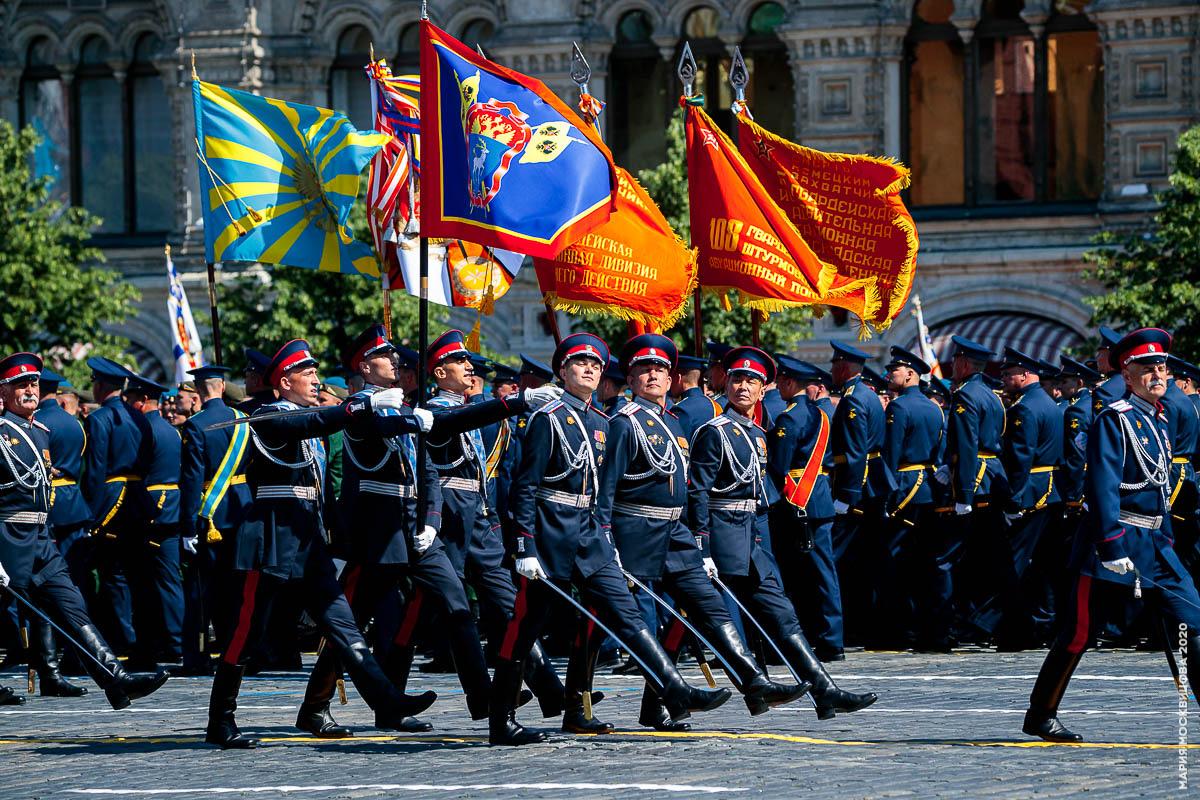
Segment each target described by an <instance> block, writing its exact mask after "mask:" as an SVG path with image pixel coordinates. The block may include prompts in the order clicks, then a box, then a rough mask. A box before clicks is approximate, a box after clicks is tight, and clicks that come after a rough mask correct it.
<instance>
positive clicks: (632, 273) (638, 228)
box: [533, 167, 696, 330]
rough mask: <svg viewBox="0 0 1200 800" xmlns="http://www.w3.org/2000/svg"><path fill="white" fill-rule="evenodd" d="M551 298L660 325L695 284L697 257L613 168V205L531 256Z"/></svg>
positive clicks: (672, 318) (573, 308) (679, 310)
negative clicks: (561, 242)
mask: <svg viewBox="0 0 1200 800" xmlns="http://www.w3.org/2000/svg"><path fill="white" fill-rule="evenodd" d="M533 265H534V268H535V269H536V270H537V276H538V284H539V285H540V286H541V289H542V294H543V295H545V297H546V299H547V300H548V301H549V302H550V304H551V305H552V306H553V307H554V308H556V309H558V310H560V311H567V312H570V313H588V312H594V313H599V314H608V315H611V316H615V317H619V318H621V319H626V320H632V321H633V322H637V323H641V324H643V325H646V326H648V327H650V328H652V329H657V330H666V329H667V328H669V327H671V326H672V325H674V324H675V322H676V320H678V319H679V317H680V315H681V314H683V308H684V304H685V303H686V302H687V299H688V297H690V296H691V293H692V291H693V290H694V289H695V287H696V257H695V253H694V252H692V251H691V250H689V249H688V248H687V246H686V245H684V243H683V242H682V241H680V239H679V237H678V236H677V235H676V233H675V231H673V230H672V229H671V225H670V223H668V222H667V219H666V217H664V216H663V213H662V211H660V210H659V208H658V206H657V205H656V204H655V202H654V200H652V199H651V198H650V195H649V194H647V193H646V190H645V189H643V188H642V187H641V186H640V185H639V184H638V182H637V181H636V180H635V179H634V178H633V176H632V175H630V174H629V173H628V172H626V171H625V170H623V169H621V168H620V167H617V209H616V211H615V212H613V214H612V216H611V217H610V218H609V220H608V222H606V223H604V224H602V225H601V226H600V227H598V228H595V229H594V230H592V231H591V232H590V233H586V234H584V236H583V237H582V238H581V239H579V240H578V241H577V242H575V243H574V244H572V245H571V246H570V247H567V248H566V249H564V250H563V251H562V252H560V253H559V254H558V255H557V256H555V257H554V258H535V259H534V260H533Z"/></svg>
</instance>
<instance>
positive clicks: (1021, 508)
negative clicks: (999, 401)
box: [975, 347, 1063, 652]
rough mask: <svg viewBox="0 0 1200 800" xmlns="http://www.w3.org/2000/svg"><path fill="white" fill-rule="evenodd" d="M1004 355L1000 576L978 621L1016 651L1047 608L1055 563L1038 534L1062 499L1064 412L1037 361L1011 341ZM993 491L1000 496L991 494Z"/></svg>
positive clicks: (1029, 640) (1029, 639)
mask: <svg viewBox="0 0 1200 800" xmlns="http://www.w3.org/2000/svg"><path fill="white" fill-rule="evenodd" d="M1003 358H1004V360H1003V363H1002V365H1001V373H1000V374H1001V375H1002V376H1003V377H1002V379H1003V381H1004V388H1005V390H1006V391H1007V392H1008V394H1009V395H1010V396H1011V397H1012V398H1013V400H1012V404H1011V405H1010V406H1009V407H1008V411H1007V415H1006V418H1005V425H1004V444H1003V447H1004V450H1003V454H1002V462H1003V465H1004V474H1005V476H1006V477H1007V479H1008V493H1007V497H1006V498H1004V510H1003V514H1004V521H1005V523H1006V524H1005V527H1004V534H1003V536H1002V537H997V539H996V544H997V545H999V546H998V547H997V549H996V551H995V552H996V560H995V561H994V562H993V570H994V574H998V576H999V581H998V582H997V585H996V590H997V596H996V602H995V603H994V604H992V605H991V607H990V608H985V609H980V613H979V614H978V615H976V618H975V624H976V625H977V626H978V627H980V628H981V629H982V630H984V631H986V632H988V633H991V634H994V635H995V638H996V646H997V648H999V649H1000V650H1001V651H1002V652H1013V651H1019V650H1024V649H1026V648H1027V647H1029V646H1033V645H1035V644H1036V637H1037V633H1036V631H1035V630H1034V618H1035V616H1036V612H1037V611H1038V610H1039V609H1044V598H1043V596H1042V589H1043V588H1044V586H1045V582H1046V580H1047V579H1049V577H1050V571H1051V570H1052V568H1053V567H1052V565H1050V564H1044V563H1041V561H1042V560H1043V559H1045V557H1046V555H1047V553H1046V552H1045V551H1043V550H1042V549H1041V540H1042V535H1043V532H1044V531H1045V530H1046V526H1047V525H1048V524H1049V523H1050V522H1051V520H1052V519H1053V518H1054V515H1055V514H1057V512H1058V508H1057V506H1058V504H1059V502H1060V498H1059V493H1058V485H1057V481H1056V480H1055V477H1056V473H1057V472H1058V464H1059V461H1061V460H1062V438H1063V414H1062V412H1061V411H1060V410H1059V408H1058V405H1057V404H1056V403H1055V402H1054V399H1053V398H1052V397H1050V395H1049V394H1048V393H1047V392H1046V390H1045V389H1043V388H1042V385H1041V380H1040V374H1039V370H1040V369H1041V365H1040V364H1039V362H1038V360H1037V359H1034V358H1031V357H1029V356H1028V355H1026V354H1025V353H1022V352H1020V351H1019V350H1015V349H1013V348H1011V347H1005V348H1004V357H1003ZM992 496H993V499H994V500H995V499H998V498H997V495H996V494H995V492H993V495H992ZM1035 561H1036V562H1037V563H1036V566H1033V567H1032V568H1031V565H1034V564H1035ZM996 565H1000V568H999V569H997V568H996ZM1041 616H1043V617H1044V616H1046V615H1045V614H1042V615H1041ZM1045 621H1046V620H1043V622H1045Z"/></svg>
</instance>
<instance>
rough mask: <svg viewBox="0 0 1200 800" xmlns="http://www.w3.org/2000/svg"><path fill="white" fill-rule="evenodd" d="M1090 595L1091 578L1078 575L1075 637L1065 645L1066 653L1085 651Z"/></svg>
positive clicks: (1088, 624)
mask: <svg viewBox="0 0 1200 800" xmlns="http://www.w3.org/2000/svg"><path fill="white" fill-rule="evenodd" d="M1091 593H1092V576H1091V575H1080V576H1079V582H1078V583H1077V584H1075V635H1074V636H1072V637H1071V643H1070V644H1068V645H1067V652H1068V653H1072V654H1074V653H1082V652H1083V651H1084V650H1086V649H1087V644H1088V632H1089V629H1090V628H1091V619H1090V617H1091V613H1090V611H1091V609H1090V608H1089V603H1090V601H1091Z"/></svg>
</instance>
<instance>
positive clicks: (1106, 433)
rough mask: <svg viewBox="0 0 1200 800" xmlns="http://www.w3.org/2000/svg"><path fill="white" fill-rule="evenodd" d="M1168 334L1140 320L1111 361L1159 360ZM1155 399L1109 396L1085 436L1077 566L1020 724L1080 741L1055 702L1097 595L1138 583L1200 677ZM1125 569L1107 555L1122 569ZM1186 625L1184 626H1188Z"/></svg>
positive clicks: (1081, 645)
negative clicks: (1084, 502) (1083, 515)
mask: <svg viewBox="0 0 1200 800" xmlns="http://www.w3.org/2000/svg"><path fill="white" fill-rule="evenodd" d="M1170 340H1171V339H1170V335H1169V334H1167V333H1166V332H1165V331H1161V330H1158V329H1153V328H1150V329H1141V330H1138V331H1134V332H1132V333H1130V334H1128V335H1126V336H1125V338H1124V339H1122V340H1121V341H1120V342H1119V343H1117V344H1116V345H1115V346H1113V348H1112V350H1111V355H1110V357H1111V358H1112V359H1113V361H1114V363H1115V364H1121V365H1125V364H1129V363H1132V362H1134V361H1141V362H1143V363H1146V364H1150V365H1154V364H1161V363H1162V361H1163V356H1164V355H1165V352H1166V351H1167V350H1168V349H1169V347H1170ZM1168 424H1169V423H1168V421H1167V419H1166V417H1165V415H1164V414H1163V413H1162V410H1161V408H1160V407H1158V405H1157V404H1155V403H1152V402H1149V401H1147V400H1144V399H1142V398H1140V397H1138V396H1136V395H1134V394H1132V393H1129V394H1127V395H1126V396H1125V397H1124V398H1122V399H1121V400H1118V401H1116V402H1114V403H1111V404H1109V405H1108V406H1107V407H1106V408H1105V409H1104V410H1102V411H1101V412H1100V414H1099V415H1098V416H1097V417H1096V421H1095V423H1094V424H1093V425H1092V429H1091V431H1090V433H1089V436H1088V472H1087V498H1088V516H1087V522H1086V524H1084V525H1081V526H1080V527H1079V530H1078V534H1077V535H1076V538H1075V547H1074V551H1073V553H1072V558H1071V566H1072V568H1073V569H1074V570H1077V571H1078V578H1077V579H1076V581H1075V585H1074V587H1073V591H1071V592H1069V593H1068V595H1067V602H1066V603H1065V604H1064V605H1065V608H1063V609H1062V610H1061V613H1060V619H1059V622H1060V629H1059V635H1058V637H1057V639H1056V640H1055V642H1054V645H1053V646H1052V647H1051V649H1050V652H1049V653H1048V654H1047V656H1046V660H1045V662H1044V663H1043V664H1042V669H1041V672H1040V673H1039V675H1038V679H1037V682H1036V683H1035V685H1034V688H1033V692H1032V693H1031V695H1030V698H1029V706H1030V707H1029V711H1028V712H1027V714H1026V716H1025V725H1024V730H1025V732H1026V733H1029V734H1031V735H1034V736H1040V737H1042V738H1044V739H1048V740H1051V741H1078V740H1080V739H1081V738H1082V737H1080V736H1078V735H1076V734H1073V733H1072V732H1071V731H1069V730H1067V729H1066V728H1064V727H1063V726H1062V724H1061V723H1059V722H1058V719H1057V713H1058V707H1059V703H1060V702H1061V700H1062V697H1063V694H1064V693H1065V691H1066V687H1067V684H1068V682H1069V681H1070V678H1071V675H1072V674H1073V673H1074V671H1075V668H1076V667H1077V666H1078V664H1079V660H1080V658H1081V656H1082V655H1083V652H1084V651H1085V650H1086V649H1087V648H1088V646H1090V644H1091V642H1093V641H1094V639H1095V636H1096V632H1097V627H1098V626H1097V614H1096V613H1095V612H1096V611H1097V609H1098V603H1099V602H1101V601H1102V600H1103V599H1104V598H1105V596H1109V599H1111V597H1112V596H1114V595H1115V596H1118V597H1120V596H1123V597H1125V598H1129V597H1131V596H1132V594H1133V592H1134V587H1135V586H1137V585H1140V587H1141V589H1142V590H1143V591H1147V592H1154V593H1155V594H1156V595H1157V597H1156V599H1157V601H1158V603H1157V604H1156V606H1155V607H1156V608H1157V609H1158V612H1159V613H1161V614H1162V615H1163V617H1164V618H1165V620H1166V622H1167V623H1168V624H1167V626H1166V630H1169V631H1171V635H1173V636H1174V635H1178V633H1179V632H1181V631H1183V630H1185V631H1186V636H1187V644H1188V646H1187V667H1188V670H1187V671H1188V678H1189V681H1190V682H1191V685H1192V689H1193V691H1195V689H1196V686H1197V680H1198V679H1200V595H1198V594H1197V592H1196V587H1195V585H1194V584H1193V582H1192V579H1191V577H1190V576H1189V575H1188V574H1187V571H1186V569H1185V568H1184V566H1183V564H1182V563H1180V561H1179V558H1178V556H1177V555H1176V554H1175V551H1174V548H1173V547H1172V538H1173V536H1172V529H1171V518H1170V516H1171V515H1170V505H1169V502H1168V501H1169V491H1170V489H1169V487H1170V483H1169V476H1170V464H1171V444H1170V433H1169V428H1168ZM1121 559H1128V560H1129V561H1131V562H1132V566H1133V569H1132V570H1129V571H1124V572H1123V573H1121V572H1118V571H1114V570H1112V569H1109V568H1108V567H1105V566H1104V563H1108V564H1111V565H1113V566H1116V567H1117V568H1118V570H1125V569H1127V567H1128V566H1129V564H1128V561H1127V562H1124V563H1122V562H1121ZM1183 626H1186V628H1183Z"/></svg>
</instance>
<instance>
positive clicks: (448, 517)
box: [426, 330, 563, 719]
mask: <svg viewBox="0 0 1200 800" xmlns="http://www.w3.org/2000/svg"><path fill="white" fill-rule="evenodd" d="M470 356H471V352H470V350H468V349H467V346H466V337H465V336H464V335H463V332H462V331H459V330H449V331H446V332H445V333H443V334H442V335H441V336H439V337H438V338H437V339H435V340H434V341H433V343H432V344H430V345H429V350H428V352H427V354H426V364H428V365H429V371H430V372H431V373H432V375H433V377H434V380H435V381H436V382H437V386H438V393H437V395H435V396H434V397H433V398H432V399H431V400H430V401H429V402H428V403H427V407H428V408H429V409H430V410H433V411H435V412H436V410H437V409H449V408H456V407H458V406H462V405H463V403H464V398H463V391H464V390H465V389H467V388H468V387H469V386H470V385H471V378H472V376H473V374H474V372H473V367H472V365H471V360H470ZM522 360H523V361H524V362H525V363H526V365H527V366H528V367H529V371H528V372H523V373H522V382H523V383H536V384H538V388H532V387H527V388H524V389H522V391H521V395H520V396H519V397H520V400H519V401H515V402H517V403H519V404H518V405H514V406H513V408H514V410H515V411H516V413H517V414H518V415H525V414H528V413H532V412H531V411H530V409H531V408H537V407H539V406H541V405H543V404H544V403H546V402H549V401H550V400H554V399H557V398H558V396H559V395H560V394H561V393H562V390H560V389H558V388H557V387H554V386H545V385H543V384H544V383H545V380H543V377H544V374H543V373H542V372H540V371H539V370H537V369H535V368H537V367H541V366H542V365H540V364H538V363H537V362H534V361H532V360H531V359H529V358H527V357H524V356H522ZM544 370H545V373H549V371H550V368H549V367H544ZM500 402H514V401H513V400H509V401H500ZM443 413H444V412H443ZM518 419H520V421H521V423H525V422H526V420H527V417H525V416H519V417H518ZM427 441H428V445H429V456H430V458H431V459H432V461H433V466H434V468H436V469H437V472H438V476H439V482H440V484H441V488H442V501H443V507H442V529H441V534H440V536H441V539H442V542H443V544H445V546H446V550H447V554H448V555H449V557H450V562H451V563H452V564H453V565H454V569H455V571H456V572H457V573H458V576H459V577H460V578H461V579H462V580H464V581H465V582H467V583H470V584H471V585H472V586H473V587H474V588H475V593H476V596H477V597H478V598H479V601H480V605H481V608H482V613H483V622H484V625H485V628H486V631H487V634H488V642H489V645H490V646H491V647H496V646H497V645H498V644H499V643H500V642H501V640H502V639H503V631H504V629H505V627H506V626H507V625H508V622H509V620H510V619H511V618H512V616H513V614H514V613H515V605H514V604H515V602H516V597H517V589H516V585H515V584H514V582H513V578H512V572H511V571H510V570H508V569H506V568H505V567H504V566H503V561H504V553H505V548H504V539H503V536H502V535H501V526H500V518H499V515H498V514H497V511H496V507H495V501H494V498H493V497H491V496H489V494H488V479H487V456H486V453H485V452H484V449H483V436H482V434H481V433H480V431H479V430H478V429H473V430H467V431H434V432H432V433H431V434H430V435H429V436H428V437H427ZM525 679H526V682H527V683H528V684H529V688H530V689H532V690H533V693H534V694H535V695H537V697H538V702H539V704H540V705H541V708H542V714H543V715H544V716H546V717H554V716H558V715H559V714H561V713H562V701H563V686H562V682H561V681H560V680H559V678H558V675H557V674H556V673H555V671H554V667H553V665H551V663H550V659H549V657H547V656H546V654H545V652H544V651H543V650H542V648H541V645H538V644H536V643H535V644H534V646H533V649H532V651H531V653H530V657H529V660H528V662H527V664H526V675H525ZM486 715H487V705H486V701H484V702H483V703H481V704H479V705H473V706H472V713H471V716H472V718H473V719H482V718H483V717H484V716H486Z"/></svg>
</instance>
